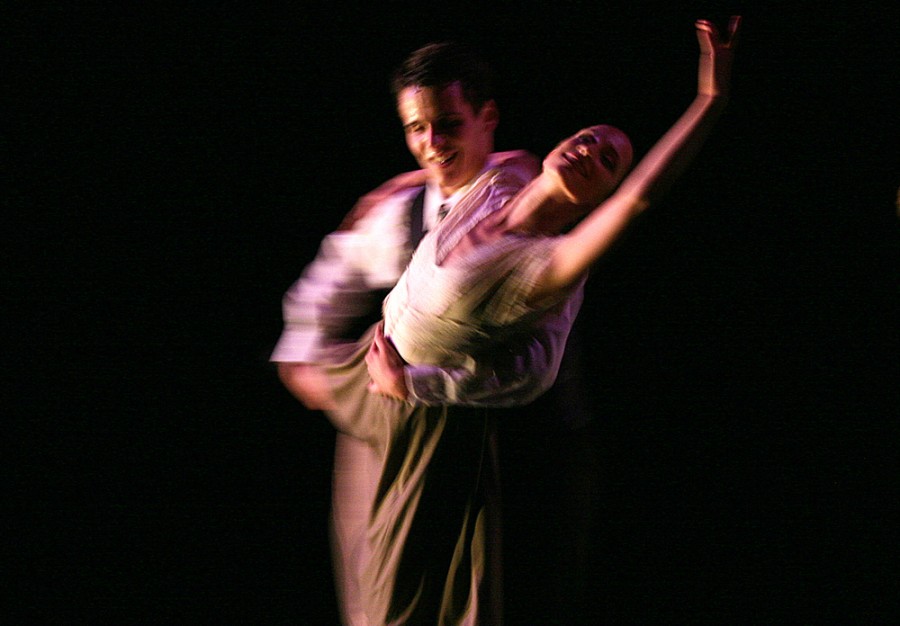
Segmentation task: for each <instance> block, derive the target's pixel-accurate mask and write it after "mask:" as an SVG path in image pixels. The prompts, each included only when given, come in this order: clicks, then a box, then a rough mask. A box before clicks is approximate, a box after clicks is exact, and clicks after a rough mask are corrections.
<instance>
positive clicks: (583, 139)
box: [544, 126, 632, 205]
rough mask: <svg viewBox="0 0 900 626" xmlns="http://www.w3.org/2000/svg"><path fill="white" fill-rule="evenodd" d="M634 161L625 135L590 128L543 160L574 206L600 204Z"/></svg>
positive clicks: (605, 127) (567, 141)
mask: <svg viewBox="0 0 900 626" xmlns="http://www.w3.org/2000/svg"><path fill="white" fill-rule="evenodd" d="M631 158H632V149H631V141H629V139H628V137H627V136H626V135H625V133H623V132H622V131H621V130H619V129H618V128H614V127H612V126H591V127H590V128H585V129H584V130H580V131H578V132H577V133H575V134H574V135H573V136H571V137H569V138H568V139H565V140H564V141H563V142H562V143H560V144H559V145H558V146H556V148H554V149H553V151H552V152H551V153H550V154H548V155H547V158H546V159H544V172H545V173H546V174H549V175H550V176H551V177H552V178H553V179H554V180H555V181H556V183H557V184H558V185H559V187H560V189H561V190H562V191H563V192H564V193H565V195H566V197H567V198H568V199H569V200H570V201H571V202H574V203H575V204H579V205H583V204H597V203H599V202H600V201H601V200H603V199H604V198H606V197H608V196H609V195H610V194H611V193H612V192H613V190H614V189H615V188H616V187H617V186H618V184H619V183H620V182H621V181H622V178H624V177H625V174H626V173H627V172H628V169H629V168H630V167H631Z"/></svg>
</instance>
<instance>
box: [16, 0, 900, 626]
mask: <svg viewBox="0 0 900 626" xmlns="http://www.w3.org/2000/svg"><path fill="white" fill-rule="evenodd" d="M891 4H893V3H887V2H885V3H869V4H867V5H865V8H864V9H851V8H850V7H849V6H848V7H844V6H843V5H841V4H839V3H837V4H836V3H828V4H827V6H826V5H823V6H822V7H819V8H817V7H815V6H813V5H806V6H800V5H795V6H794V8H792V9H790V10H789V11H787V10H774V9H769V10H764V9H762V8H760V7H759V5H758V3H746V6H742V5H741V3H725V2H696V3H686V5H685V6H683V7H680V8H669V9H662V10H661V9H653V10H651V9H648V8H646V7H641V6H640V5H638V4H634V3H632V4H628V5H625V4H621V5H620V4H618V3H609V2H591V3H587V2H576V1H568V2H567V1H560V2H555V3H534V4H532V3H503V2H498V3H494V4H492V5H491V8H489V9H488V8H485V7H486V6H487V5H484V4H478V3H474V2H473V3H444V4H435V5H433V6H432V5H415V4H413V3H401V2H387V3H341V4H339V5H332V6H326V5H324V4H322V5H320V4H316V3H312V4H310V3H289V2H275V3H268V4H266V5H265V7H261V6H256V5H255V4H254V3H249V2H239V1H231V2H217V3H202V4H197V3H194V4H190V5H187V6H186V5H185V4H184V3H176V2H161V1H160V2H153V3H145V4H144V5H143V6H133V3H104V2H79V3H51V2H7V3H5V4H4V8H3V10H2V15H3V20H4V25H3V26H4V34H3V41H4V56H5V62H4V64H3V65H4V69H3V88H4V94H3V100H4V108H5V109H6V112H5V113H4V114H3V136H2V141H3V146H2V147H3V164H4V167H3V169H4V179H5V182H4V183H3V187H4V196H5V200H4V202H3V204H4V208H5V210H4V213H3V218H2V221H3V224H4V228H3V233H4V239H5V240H6V243H5V244H4V249H3V253H2V254H3V257H4V260H5V263H4V265H5V266H6V267H5V269H4V279H3V290H2V293H3V305H4V310H5V312H6V313H7V317H8V321H7V322H6V323H5V324H4V331H3V332H4V336H5V339H6V341H5V342H4V344H5V345H6V346H7V350H6V353H7V361H8V364H7V367H6V370H7V372H6V382H7V385H8V391H7V392H6V393H5V397H6V399H7V402H6V403H5V404H6V406H7V409H6V410H5V411H4V412H5V413H6V419H5V420H4V422H5V424H6V426H7V433H6V438H7V441H8V443H10V444H12V447H13V448H14V449H15V451H14V452H12V453H10V454H7V455H6V458H7V459H8V466H9V469H8V470H7V476H8V477H9V478H10V479H11V480H10V493H11V497H10V498H9V499H8V501H9V503H10V506H9V508H10V510H11V511H12V512H13V515H12V516H11V517H9V518H8V528H7V531H6V532H5V533H4V535H5V537H4V538H5V540H6V542H7V555H6V556H5V557H4V562H5V566H4V570H7V571H10V572H12V573H13V574H14V575H15V578H16V579H17V581H18V582H17V583H16V586H15V587H13V588H12V589H13V590H14V591H16V593H15V595H13V596H12V598H13V601H12V603H11V605H10V607H11V609H13V610H17V611H22V612H23V615H25V616H28V618H29V621H33V622H44V623H48V622H49V621H50V620H51V619H53V620H57V623H93V624H96V623H104V622H108V623H128V622H131V623H138V622H141V623H203V622H218V623H253V624H282V623H284V624H287V623H302V624H307V623H308V624H330V623H336V614H335V611H334V608H333V592H332V585H331V573H330V566H329V563H328V550H327V534H326V532H327V531H326V514H327V499H328V489H329V480H330V466H331V451H332V437H333V435H332V431H331V429H330V427H329V426H328V425H327V424H326V423H325V422H324V420H323V419H322V418H321V417H319V416H317V415H312V414H308V413H305V412H304V411H303V410H302V408H300V406H299V405H298V404H297V403H296V402H295V401H294V400H292V399H291V398H290V397H289V396H288V395H287V393H286V392H285V391H284V390H283V389H282V388H281V386H280V385H279V384H278V382H277V380H276V378H275V376H274V372H273V370H272V368H271V367H270V365H269V364H268V363H267V357H268V353H269V351H270V350H271V348H272V346H273V344H274V342H275V340H276V339H277V337H278V334H279V332H280V327H281V319H280V315H281V313H280V298H281V295H282V293H283V291H284V290H285V289H286V288H287V286H288V285H289V284H290V283H291V282H292V281H293V280H294V279H295V277H296V276H297V274H298V273H299V271H300V269H301V268H302V267H303V266H304V265H305V264H306V263H307V262H308V261H309V260H310V259H311V258H312V256H313V254H314V253H315V250H316V247H317V245H318V243H319V241H320V240H321V238H322V236H323V235H324V234H326V233H327V232H329V231H330V230H332V229H333V228H334V227H335V226H336V225H337V223H338V222H339V221H340V218H341V217H342V216H343V215H344V214H345V213H346V211H347V210H348V209H349V208H350V207H351V206H352V204H353V202H354V200H355V199H356V198H357V197H358V196H359V195H361V194H362V193H364V192H365V191H367V190H369V189H371V188H372V187H374V186H376V185H377V184H378V183H380V182H381V181H383V180H385V179H386V178H388V177H389V176H390V175H392V174H394V173H396V172H399V171H402V170H406V169H411V168H413V167H414V163H413V161H412V159H411V157H410V156H409V155H408V153H407V152H406V148H405V146H404V144H403V141H402V136H401V133H400V128H399V124H398V122H397V120H396V118H395V113H394V110H393V103H392V101H391V97H390V95H389V93H388V90H387V86H386V83H387V76H388V74H389V72H390V70H391V69H392V68H393V67H394V66H395V65H396V64H397V63H398V62H399V61H400V60H402V58H403V57H404V56H405V55H406V54H407V53H408V52H409V51H411V50H412V49H414V48H415V47H417V46H419V45H421V44H423V43H426V42H427V41H431V40H438V39H445V38H453V39H459V40H465V41H469V42H471V43H473V44H475V46H476V47H478V48H479V49H480V50H481V51H482V52H483V53H484V54H485V55H486V56H487V57H488V58H489V59H491V60H492V61H493V63H494V65H495V68H496V70H497V74H498V77H499V79H500V85H499V87H500V97H499V100H500V107H501V126H500V128H499V131H498V141H497V147H498V149H512V148H520V147H524V148H527V149H529V150H531V151H533V152H535V153H537V154H541V155H543V154H545V153H546V152H547V151H548V150H549V149H550V148H552V146H553V145H554V144H555V142H556V141H557V140H559V139H560V138H562V137H563V136H566V135H568V134H570V133H571V132H573V131H575V130H577V129H578V128H581V127H583V126H586V125H589V124H593V123H598V122H608V123H613V124H616V125H618V126H620V127H622V128H624V129H625V130H626V131H628V132H629V134H630V135H631V136H632V138H633V139H634V141H635V144H636V147H637V149H638V151H639V153H641V152H643V151H644V150H646V149H647V148H648V147H649V146H650V145H652V142H653V141H654V140H655V139H656V138H657V137H658V136H659V135H660V134H661V133H662V132H664V131H665V130H666V128H668V126H669V125H670V124H671V122H673V121H674V119H675V118H676V117H677V116H678V115H679V114H680V113H681V111H682V110H683V109H684V107H685V106H686V105H687V104H688V103H689V102H690V100H691V98H692V96H693V90H694V87H695V74H694V72H695V68H696V41H695V36H694V33H693V26H692V23H693V21H694V19H695V18H697V17H710V18H714V19H717V20H719V22H720V23H724V20H725V18H726V17H727V15H728V14H730V13H731V12H738V11H740V12H742V13H744V15H745V19H744V28H743V31H744V32H743V33H742V39H741V44H740V48H739V53H738V58H737V62H736V66H735V72H734V81H733V97H732V101H731V103H730V104H729V109H728V111H727V112H726V114H725V116H724V117H723V119H722V120H721V122H720V124H719V126H718V127H717V129H716V130H715V132H714V134H713V136H712V137H711V139H710V141H709V142H708V144H707V146H706V148H705V149H704V151H703V153H702V154H701V155H700V157H699V158H698V159H697V161H696V162H695V164H694V166H693V167H692V169H691V170H690V171H689V172H688V173H687V174H686V175H685V177H684V178H683V179H682V180H681V181H680V182H679V183H678V185H677V187H676V188H675V189H673V191H672V193H671V194H670V195H669V196H668V198H667V200H666V201H665V203H664V204H662V205H660V206H659V207H657V208H656V209H654V211H653V212H651V213H650V214H649V215H648V216H647V217H646V218H644V219H642V220H641V221H640V222H639V223H638V224H637V226H636V227H635V228H634V229H633V230H632V232H631V233H630V234H629V236H628V237H626V239H625V240H624V241H623V242H622V244H621V245H620V246H618V248H617V249H616V250H615V252H614V254H613V255H612V256H611V257H610V258H609V259H608V260H607V261H605V262H604V263H603V264H602V265H601V266H599V267H598V268H597V270H596V271H595V272H594V274H593V277H592V280H591V283H590V286H589V290H588V300H587V304H586V306H585V311H584V313H583V314H582V320H583V322H584V325H585V326H586V328H587V333H586V334H587V339H586V342H585V345H586V348H585V351H586V353H587V354H588V356H589V358H590V362H591V368H590V380H591V386H590V390H591V392H592V394H591V398H590V400H591V402H592V403H594V405H595V407H596V409H597V414H598V415H599V416H600V420H601V422H600V424H601V426H600V435H601V436H600V437H599V438H598V442H599V443H598V448H597V454H598V456H600V457H602V459H603V466H604V468H605V470H604V471H605V472H606V473H605V475H604V488H603V502H602V503H601V511H602V516H603V518H604V520H605V523H607V524H608V525H609V527H611V528H612V529H613V531H612V536H613V537H614V538H615V542H614V544H615V545H614V546H612V547H611V548H610V549H609V552H608V553H606V554H605V555H604V556H603V558H602V559H598V560H597V562H596V563H595V564H594V565H593V566H592V568H593V570H592V571H594V572H595V573H596V576H595V579H592V580H591V581H589V582H588V584H589V585H593V586H595V587H596V596H597V603H598V606H599V607H601V608H600V609H599V610H598V615H600V616H601V617H605V618H607V619H608V620H609V621H610V622H611V623H641V622H644V623H646V622H650V623H653V622H657V623H658V622H660V621H668V622H672V621H674V622H679V621H691V622H695V623H696V622H709V623H723V621H731V620H734V619H738V620H739V621H741V620H744V619H746V620H747V621H755V620H759V621H763V622H765V621H771V620H775V621H778V620H780V619H785V620H789V621H794V622H808V621H817V620H820V619H822V620H826V621H831V620H838V621H840V620H844V619H854V620H857V621H869V620H875V621H877V620H879V619H882V618H886V617H887V616H889V615H891V614H892V613H893V609H894V608H896V607H895V606H893V605H892V602H893V600H892V598H896V597H898V591H900V590H898V589H897V587H898V573H897V568H896V564H895V560H894V559H893V557H892V555H891V548H893V547H895V545H896V532H895V531H896V528H895V526H893V518H894V516H896V514H897V508H898V507H897V502H898V501H897V495H898V494H897V491H896V486H897V483H896V481H895V474H896V472H897V470H898V464H897V454H896V442H897V436H898V434H900V432H898V427H897V419H896V418H897V406H898V404H897V400H898V397H897V395H898V394H897V381H898V376H897V368H896V366H897V348H898V346H897V330H896V320H897V313H898V310H897V303H898V302H897V295H898V292H897V268H898V263H897V262H898V243H900V241H898V240H900V237H898V221H897V206H896V201H897V191H898V186H900V169H898V159H897V156H898V153H897V145H898V143H897V114H896V106H897V99H896V97H895V96H894V94H893V93H892V89H893V87H895V85H896V82H897V67H898V65H897V62H898V55H897V44H896V41H897V38H896V36H895V33H894V32H893V31H894V26H895V25H896V23H897V20H896V18H897V14H896V11H894V12H893V13H892V12H891V10H890V9H888V8H887V7H888V6H890V5H891ZM301 5H302V6H301ZM513 479H514V477H513ZM535 514H539V512H536V513H535ZM23 619H25V618H24V617H23Z"/></svg>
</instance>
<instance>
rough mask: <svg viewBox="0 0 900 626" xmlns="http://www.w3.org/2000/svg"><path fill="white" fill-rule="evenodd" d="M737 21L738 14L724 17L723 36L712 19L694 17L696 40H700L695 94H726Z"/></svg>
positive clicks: (734, 45) (739, 20) (735, 42)
mask: <svg viewBox="0 0 900 626" xmlns="http://www.w3.org/2000/svg"><path fill="white" fill-rule="evenodd" d="M740 25H741V17H740V16H739V15H735V16H732V18H731V19H730V20H729V21H728V33H727V36H726V37H725V38H722V37H721V36H720V34H719V30H718V29H717V28H716V27H715V25H714V24H713V23H712V22H709V21H707V20H697V24H696V26H697V41H699V42H700V68H699V71H698V76H697V94H698V95H702V96H713V97H719V96H727V95H728V83H729V81H730V79H731V61H732V59H733V58H734V49H735V47H736V45H737V40H738V29H739V27H740Z"/></svg>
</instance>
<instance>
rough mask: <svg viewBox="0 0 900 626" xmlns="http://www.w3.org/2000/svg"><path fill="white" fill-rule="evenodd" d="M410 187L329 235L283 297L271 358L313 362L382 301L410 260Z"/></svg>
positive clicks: (411, 191)
mask: <svg viewBox="0 0 900 626" xmlns="http://www.w3.org/2000/svg"><path fill="white" fill-rule="evenodd" d="M417 192H418V189H412V190H408V191H405V192H403V193H400V194H397V195H395V196H392V197H391V198H389V199H388V200H386V201H385V202H383V203H382V205H380V206H379V207H377V208H376V209H375V210H373V211H372V212H371V213H369V214H367V215H366V216H365V217H364V218H362V219H360V220H359V221H358V222H356V223H355V224H354V225H353V228H351V229H350V230H345V231H337V232H334V233H331V234H330V235H328V236H327V237H326V238H325V239H324V240H323V241H322V245H321V246H320V247H319V251H318V253H317V255H316V257H315V259H313V261H312V262H311V263H310V264H309V265H308V266H307V267H306V269H305V270H304V272H303V274H302V275H301V276H300V278H299V279H298V280H297V281H296V282H295V283H294V284H293V285H292V286H291V287H290V288H289V289H288V291H287V293H285V295H284V298H283V300H282V314H283V318H284V329H283V331H282V333H281V336H280V337H279V339H278V342H277V344H276V345H275V349H274V350H273V352H272V355H271V357H270V360H271V361H275V362H297V363H314V362H317V361H319V360H320V354H321V350H322V349H323V348H325V347H326V346H328V345H329V344H331V343H333V342H334V341H337V340H339V339H340V338H342V337H343V334H344V333H345V332H346V331H347V330H348V329H349V328H351V327H353V326H354V324H355V322H357V321H358V320H359V319H360V318H363V317H365V316H367V315H369V314H371V312H372V310H373V308H374V307H378V306H380V304H381V303H380V301H377V300H375V301H373V294H376V293H378V292H379V291H380V290H383V289H388V288H390V287H392V286H393V285H394V284H395V283H396V282H397V279H398V278H399V276H400V273H401V272H402V270H403V268H404V266H405V265H406V262H407V261H408V259H409V249H408V248H409V242H408V240H409V232H408V230H409V222H408V219H409V218H408V211H407V207H408V204H409V201H410V197H411V196H412V195H413V194H415V193H417Z"/></svg>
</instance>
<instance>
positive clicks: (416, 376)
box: [405, 278, 586, 407]
mask: <svg viewBox="0 0 900 626" xmlns="http://www.w3.org/2000/svg"><path fill="white" fill-rule="evenodd" d="M585 280H586V278H582V280H581V282H580V283H579V284H578V286H577V287H576V288H575V289H574V290H573V291H572V292H571V294H570V295H569V297H568V298H566V299H564V300H562V301H561V302H560V303H559V304H557V305H556V306H555V307H554V308H553V309H551V310H550V311H548V312H547V313H546V314H545V315H544V317H543V318H542V319H541V320H540V322H539V323H538V324H537V325H536V327H535V330H534V332H532V333H530V334H527V335H522V336H517V337H514V338H511V340H510V341H509V342H506V343H504V344H503V345H502V346H500V347H499V348H497V349H494V350H491V351H490V352H485V353H480V354H478V355H474V357H473V358H472V359H470V361H469V363H468V364H467V365H466V366H464V367H458V368H440V367H435V366H429V365H410V366H407V367H406V368H405V376H406V385H407V389H408V390H409V394H410V401H411V402H416V403H421V404H425V405H447V404H456V405H465V406H484V407H507V406H518V405H523V404H528V403H529V402H531V401H533V400H534V399H536V398H537V397H538V396H540V395H541V394H543V393H544V392H546V391H547V390H548V389H550V387H551V386H553V383H554V382H555V381H556V376H557V374H558V373H559V367H560V363H561V362H562V357H563V353H564V352H565V347H566V341H567V340H568V338H569V333H570V332H571V330H572V325H573V324H574V322H575V318H576V317H577V315H578V311H579V310H580V309H581V303H582V301H583V299H584V282H585Z"/></svg>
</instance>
